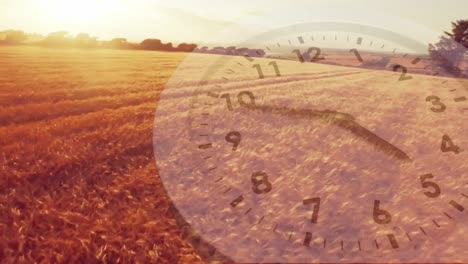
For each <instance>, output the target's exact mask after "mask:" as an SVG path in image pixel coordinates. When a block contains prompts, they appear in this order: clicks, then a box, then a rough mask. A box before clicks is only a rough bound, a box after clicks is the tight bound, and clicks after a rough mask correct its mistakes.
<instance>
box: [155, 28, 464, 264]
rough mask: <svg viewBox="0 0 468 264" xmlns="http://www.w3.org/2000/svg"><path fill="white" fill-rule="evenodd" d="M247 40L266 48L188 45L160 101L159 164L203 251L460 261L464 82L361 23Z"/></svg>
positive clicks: (414, 46)
mask: <svg viewBox="0 0 468 264" xmlns="http://www.w3.org/2000/svg"><path fill="white" fill-rule="evenodd" d="M246 43H248V45H251V46H252V45H253V46H255V47H257V48H260V49H262V50H265V51H266V56H262V55H263V54H262V53H261V52H259V51H258V50H257V55H256V54H255V51H254V52H253V53H244V54H238V55H240V56H218V55H211V54H209V55H208V54H192V55H191V56H189V57H188V58H187V59H186V61H185V62H184V63H183V64H182V65H181V66H180V67H179V69H178V70H177V71H176V72H175V73H174V75H173V77H172V78H171V80H170V82H169V83H168V85H167V87H166V88H165V90H164V91H163V92H162V95H161V99H160V102H159V104H158V108H157V111H156V120H155V130H154V149H155V156H156V160H157V166H158V169H159V173H160V177H161V178H162V180H163V183H164V186H165V188H166V190H167V193H168V195H169V197H170V198H171V200H172V202H173V205H174V209H176V214H177V215H179V217H180V219H179V220H180V222H181V223H182V222H183V223H184V224H188V226H189V227H190V230H191V232H192V233H194V234H196V237H197V239H195V240H201V241H203V243H204V244H208V245H209V248H210V249H211V251H208V253H207V254H208V256H206V257H207V258H210V257H211V258H212V259H216V258H219V256H222V257H223V258H225V259H228V260H232V261H236V262H374V263H375V262H466V261H468V259H467V257H466V254H464V252H466V250H467V243H466V242H467V241H466V238H465V235H464V234H466V232H468V226H467V224H466V223H468V221H467V220H468V218H467V215H466V210H465V208H466V207H467V206H468V197H467V195H468V186H467V178H466V173H467V169H468V163H467V162H466V160H467V156H466V151H465V149H466V148H468V138H467V137H466V136H465V134H466V133H465V131H466V129H468V122H467V121H468V120H467V117H466V113H467V112H468V110H467V103H468V102H467V101H466V96H467V95H466V92H467V81H466V80H464V79H457V78H451V77H450V76H446V75H447V73H444V74H442V73H441V72H439V71H437V69H436V68H433V67H432V65H433V63H432V62H431V61H430V59H429V58H428V57H427V56H424V55H418V54H417V53H416V52H417V51H420V50H421V49H422V48H423V47H424V45H422V44H420V43H418V42H417V41H414V40H411V39H410V38H406V37H403V36H400V35H398V34H397V33H393V32H389V31H386V30H382V29H377V28H373V27H368V26H362V25H355V24H345V23H321V24H303V25H296V26H292V27H288V28H282V29H279V30H275V31H272V32H268V33H265V34H262V35H260V36H258V37H256V38H254V39H251V40H249V41H247V42H246ZM241 45H247V44H245V43H242V44H240V45H239V46H241ZM338 65H341V66H338ZM342 65H345V66H342ZM438 75H445V76H444V77H442V76H438ZM205 253H206V252H205Z"/></svg>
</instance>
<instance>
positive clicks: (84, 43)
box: [75, 33, 98, 48]
mask: <svg viewBox="0 0 468 264" xmlns="http://www.w3.org/2000/svg"><path fill="white" fill-rule="evenodd" d="M75 45H76V46H77V47H80V48H94V47H97V45H98V42H97V38H96V37H91V36H90V35H89V34H87V33H80V34H78V35H76V37H75Z"/></svg>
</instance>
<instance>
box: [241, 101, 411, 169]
mask: <svg viewBox="0 0 468 264" xmlns="http://www.w3.org/2000/svg"><path fill="white" fill-rule="evenodd" d="M245 107H246V108H248V109H252V110H257V111H262V112H267V113H272V114H279V115H286V116H299V117H306V118H311V119H319V120H322V121H324V122H327V123H331V124H334V125H337V126H339V127H341V128H342V129H345V130H348V131H350V132H351V133H353V134H354V135H355V136H357V137H359V138H362V139H364V140H365V141H367V142H369V143H370V144H372V145H374V146H375V147H376V148H377V149H379V150H381V151H383V152H384V153H386V154H388V155H390V156H392V157H394V158H396V159H399V160H402V161H411V158H410V157H409V156H408V155H407V154H406V153H405V152H404V151H402V150H401V149H399V148H398V147H396V146H394V145H392V144H391V143H390V142H388V141H386V140H385V139H383V138H381V137H379V136H378V135H376V134H375V133H373V132H372V131H370V130H368V129H366V128H365V127H363V126H361V125H360V124H359V123H357V122H356V121H355V118H354V117H353V116H352V115H350V114H346V113H340V112H337V111H333V110H321V111H320V110H310V109H293V108H287V107H272V106H264V105H263V106H261V105H248V106H245Z"/></svg>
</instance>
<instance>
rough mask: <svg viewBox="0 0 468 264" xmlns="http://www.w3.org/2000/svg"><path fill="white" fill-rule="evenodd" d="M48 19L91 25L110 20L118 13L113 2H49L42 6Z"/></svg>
mask: <svg viewBox="0 0 468 264" xmlns="http://www.w3.org/2000/svg"><path fill="white" fill-rule="evenodd" d="M42 7H43V9H44V13H46V14H47V16H48V19H50V20H53V21H54V22H55V23H59V24H64V23H75V24H89V23H97V22H99V21H100V20H103V19H105V18H108V17H109V16H110V15H112V14H113V13H114V12H115V11H116V1H111V0H47V1H44V2H43V5H42Z"/></svg>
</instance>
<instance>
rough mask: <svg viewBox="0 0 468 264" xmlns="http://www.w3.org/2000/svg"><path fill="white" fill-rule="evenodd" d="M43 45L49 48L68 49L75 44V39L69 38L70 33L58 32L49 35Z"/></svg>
mask: <svg viewBox="0 0 468 264" xmlns="http://www.w3.org/2000/svg"><path fill="white" fill-rule="evenodd" d="M42 44H43V45H45V46H48V47H66V46H71V45H72V44H73V39H72V38H70V37H69V35H68V32H66V31H57V32H52V33H50V34H49V35H47V37H46V38H45V39H44V40H43V41H42Z"/></svg>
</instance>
